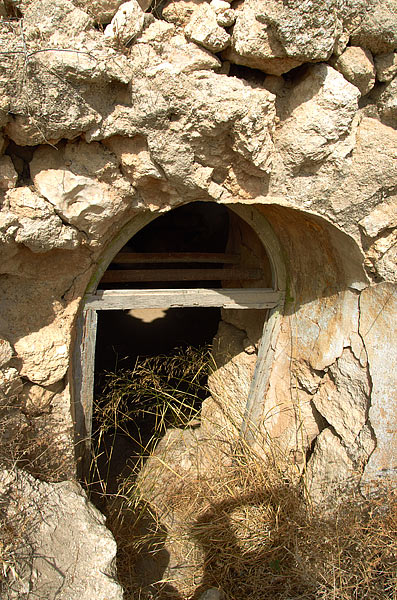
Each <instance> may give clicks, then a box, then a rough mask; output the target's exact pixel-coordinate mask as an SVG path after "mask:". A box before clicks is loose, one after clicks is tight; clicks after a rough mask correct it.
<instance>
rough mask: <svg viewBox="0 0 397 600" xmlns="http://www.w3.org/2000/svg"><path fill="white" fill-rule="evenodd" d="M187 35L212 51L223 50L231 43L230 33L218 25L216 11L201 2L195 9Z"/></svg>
mask: <svg viewBox="0 0 397 600" xmlns="http://www.w3.org/2000/svg"><path fill="white" fill-rule="evenodd" d="M185 35H186V37H187V39H188V40H191V41H193V42H196V43H197V44H200V45H201V46H204V48H207V50H211V52H221V50H224V49H225V48H226V47H227V46H228V45H229V43H230V35H229V34H228V33H227V32H226V31H225V29H223V28H222V27H220V26H219V25H218V22H217V18H216V13H215V12H214V11H213V10H212V8H211V7H210V6H209V5H208V4H200V5H199V6H198V7H197V8H196V9H195V10H194V12H193V14H192V16H191V18H190V20H189V23H188V24H187V25H186V27H185Z"/></svg>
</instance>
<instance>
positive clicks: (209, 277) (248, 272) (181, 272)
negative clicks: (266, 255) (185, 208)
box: [101, 268, 263, 283]
mask: <svg viewBox="0 0 397 600" xmlns="http://www.w3.org/2000/svg"><path fill="white" fill-rule="evenodd" d="M262 277H263V272H262V271H261V270H260V269H233V268H232V269H153V270H149V269H135V270H129V269H125V270H124V269H120V270H119V269H114V270H108V271H105V273H104V274H103V277H102V279H101V283H123V282H124V283H132V282H142V281H221V280H225V279H228V280H236V281H238V280H240V281H248V280H249V281H251V280H258V279H261V278H262Z"/></svg>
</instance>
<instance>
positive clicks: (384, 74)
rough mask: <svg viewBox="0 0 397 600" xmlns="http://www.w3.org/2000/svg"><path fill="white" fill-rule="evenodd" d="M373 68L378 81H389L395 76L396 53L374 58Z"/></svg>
mask: <svg viewBox="0 0 397 600" xmlns="http://www.w3.org/2000/svg"><path fill="white" fill-rule="evenodd" d="M375 68H376V76H377V78H378V79H379V81H391V80H392V79H393V77H394V76H395V75H397V52H389V53H388V54H378V56H375Z"/></svg>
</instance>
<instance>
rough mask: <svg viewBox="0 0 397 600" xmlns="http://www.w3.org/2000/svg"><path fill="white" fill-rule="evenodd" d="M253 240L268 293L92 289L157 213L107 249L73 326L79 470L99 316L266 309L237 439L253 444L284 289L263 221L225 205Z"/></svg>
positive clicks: (85, 451) (136, 222)
mask: <svg viewBox="0 0 397 600" xmlns="http://www.w3.org/2000/svg"><path fill="white" fill-rule="evenodd" d="M227 207H228V208H229V209H230V210H231V211H233V212H235V213H236V214H237V215H238V216H239V217H241V218H242V219H243V220H244V221H245V222H246V223H247V224H248V225H249V226H250V227H251V228H252V229H253V230H254V231H255V233H256V234H257V236H258V238H259V239H260V241H261V242H262V244H263V246H264V248H265V250H266V253H267V256H268V258H269V262H270V266H271V271H272V288H238V289H225V288H220V289H216V290H211V289H202V288H195V289H191V288H190V289H174V290H170V289H163V290H161V289H153V290H99V291H96V288H97V286H98V284H99V282H100V280H101V278H102V276H103V273H104V272H105V271H106V269H107V268H108V266H109V264H110V262H111V261H112V259H113V258H114V256H115V255H116V254H117V253H118V252H119V251H120V250H121V248H122V247H123V246H124V245H125V244H126V243H127V242H128V240H130V239H131V237H133V236H134V235H135V234H136V233H137V232H138V231H140V230H141V229H142V228H143V227H145V226H146V225H148V224H149V223H150V222H151V221H152V220H154V219H155V218H157V217H159V216H161V214H159V213H155V214H153V213H150V214H147V213H145V214H143V215H139V216H138V217H136V218H135V219H133V220H132V221H131V222H130V223H128V224H127V225H126V226H125V227H124V228H123V229H122V230H121V231H120V233H119V234H118V235H117V236H116V238H115V239H114V240H113V241H112V242H111V243H110V244H109V246H108V247H107V249H106V250H105V252H104V253H103V255H102V257H101V258H100V260H99V262H98V267H97V269H96V271H95V273H94V275H93V277H92V279H91V281H90V283H89V285H88V287H87V291H86V294H85V296H84V298H83V301H82V303H81V311H80V314H79V316H78V319H77V324H76V338H75V345H74V353H73V364H72V369H71V375H72V384H73V385H72V394H73V398H72V400H73V403H72V406H73V418H74V423H75V442H76V453H77V458H78V459H79V460H80V461H81V465H82V469H83V470H84V468H85V467H84V463H85V459H87V457H88V455H89V450H90V437H91V426H92V405H93V389H94V363H95V343H96V330H97V311H98V310H125V309H129V310H132V309H134V308H148V309H150V308H163V309H168V308H177V307H178V308H183V307H205V306H217V307H221V308H227V309H236V310H244V309H268V311H269V312H268V316H267V319H265V323H264V329H263V334H262V337H261V340H260V343H259V347H258V358H257V362H256V366H255V371H254V376H253V379H252V382H251V387H250V391H249V395H248V401H247V405H246V409H245V413H244V417H243V422H242V424H241V435H242V436H244V437H245V439H246V440H247V441H248V442H251V441H253V440H254V439H255V432H256V430H257V427H258V425H259V422H260V417H261V414H262V408H263V402H264V397H265V394H266V390H267V386H268V381H269V376H270V371H271V366H272V363H273V357H274V352H275V345H276V340H277V337H278V332H279V323H280V319H279V316H280V313H281V312H282V310H283V306H284V299H285V288H286V270H285V266H284V261H283V259H282V252H281V248H280V244H279V242H278V239H277V237H276V235H275V234H274V232H273V230H272V228H271V226H270V225H269V223H268V221H267V219H266V218H265V217H264V216H263V215H262V214H261V213H260V212H259V211H258V210H257V209H256V208H255V207H253V206H242V205H227Z"/></svg>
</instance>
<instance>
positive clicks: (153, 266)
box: [93, 202, 230, 495]
mask: <svg viewBox="0 0 397 600" xmlns="http://www.w3.org/2000/svg"><path fill="white" fill-rule="evenodd" d="M229 222H230V219H229V212H228V210H227V209H226V208H225V207H223V206H219V205H216V204H210V203H204V202H196V203H193V204H189V205H185V206H183V207H181V208H178V209H175V210H173V211H170V212H169V213H166V214H165V215H163V216H161V217H158V218H157V219H155V220H154V221H153V222H151V223H150V224H149V225H147V226H146V227H144V228H143V229H142V230H141V231H139V232H138V233H137V234H136V235H135V236H133V238H131V239H130V240H129V241H128V242H127V244H126V245H125V246H124V248H122V249H121V251H120V253H119V255H123V254H125V255H128V256H130V255H131V254H132V255H135V254H136V255H138V256H141V257H142V260H143V262H142V264H140V263H134V268H135V269H136V268H138V269H140V268H141V267H144V269H145V272H146V273H149V275H148V277H150V273H152V272H153V273H157V276H158V274H159V273H160V279H161V272H163V270H164V269H167V271H169V269H170V267H171V268H172V269H173V270H175V272H176V273H179V272H181V270H182V271H183V273H185V272H186V260H191V257H192V256H198V259H196V260H195V261H194V262H189V265H188V266H189V271H190V273H193V274H194V273H196V272H197V279H192V275H191V274H190V277H191V279H190V280H189V281H186V280H182V281H178V279H177V277H178V274H176V275H175V276H174V277H173V280H171V281H168V280H167V281H166V283H164V282H163V281H157V280H156V278H154V280H153V281H150V280H146V281H143V282H142V281H122V279H123V277H122V275H123V273H121V277H120V276H119V275H118V273H120V270H123V269H124V270H125V271H126V270H127V269H130V268H131V267H130V265H128V264H127V265H123V264H121V269H120V263H115V262H112V263H111V264H110V266H109V269H108V271H107V272H106V273H105V276H104V278H103V280H102V281H101V283H100V284H99V286H98V289H134V288H135V289H136V288H143V289H152V288H164V287H167V288H174V289H175V288H181V287H184V288H186V287H189V288H200V287H211V288H220V287H221V286H222V283H221V281H220V280H219V279H210V280H209V279H208V277H212V275H211V273H212V270H210V274H209V275H208V274H207V273H206V277H207V278H206V279H200V276H202V273H203V272H204V271H203V270H205V269H206V267H208V263H207V262H205V261H206V260H208V259H207V258H206V257H208V255H210V254H211V255H213V256H217V253H218V254H220V255H221V253H224V252H225V251H226V247H227V244H228V240H229ZM167 253H169V255H171V254H172V255H174V254H176V255H178V256H182V258H183V261H184V262H178V261H177V262H172V263H169V262H165V263H163V262H159V263H152V262H149V263H148V262H147V261H146V257H145V256H144V255H147V256H149V255H150V256H152V255H156V256H157V257H159V256H160V257H163V256H165V255H167ZM200 253H201V254H200ZM119 255H118V256H119ZM186 256H188V258H187V259H186ZM201 256H202V257H203V262H200V260H201V258H200V257H201ZM119 260H120V259H119ZM177 260H179V259H177ZM214 260H217V258H215V259H214ZM223 266H224V265H223V263H222V262H221V258H220V262H219V263H216V262H215V263H214V262H211V264H210V268H211V269H214V273H215V274H214V277H218V273H219V271H218V269H219V268H222V267H223ZM109 273H111V274H112V273H113V280H112V281H107V279H106V278H107V277H109ZM193 276H194V275H193ZM117 279H120V280H119V281H118V280H117ZM220 320H221V309H220V308H218V307H214V308H208V307H206V308H204V307H197V308H173V309H164V310H162V309H132V310H123V311H114V310H109V311H107V310H103V311H99V313H98V325H97V337H96V351H95V374H94V382H95V386H94V398H95V400H94V413H93V446H94V448H95V446H96V448H95V454H96V456H97V458H96V460H95V469H96V476H95V477H94V480H95V479H98V481H101V482H102V484H101V486H102V488H101V490H100V492H101V495H103V494H102V492H103V485H104V483H105V485H106V493H109V494H114V493H116V491H117V488H118V482H119V480H121V479H122V478H123V477H124V476H125V474H126V473H127V472H128V473H130V472H132V471H133V470H135V471H136V470H137V466H138V465H142V464H143V461H144V458H145V453H146V454H147V455H149V454H150V453H151V452H152V451H153V449H154V446H155V444H156V443H157V441H158V440H159V439H160V438H161V434H164V433H165V428H166V426H167V425H168V426H172V425H173V422H172V418H173V415H174V412H175V410H176V409H175V407H172V406H171V414H170V417H169V418H168V413H167V417H166V418H165V419H164V424H163V427H160V428H159V426H158V420H159V416H158V408H157V407H156V408H153V407H152V408H149V409H148V410H144V409H143V410H142V411H140V410H139V409H138V410H135V408H136V406H135V403H136V398H137V397H138V396H137V395H138V394H139V393H141V392H140V391H139V392H138V391H137V387H136V386H137V385H138V384H139V382H138V381H137V378H139V377H144V378H145V377H148V369H149V370H151V371H153V374H152V375H153V377H154V378H157V379H158V385H159V386H161V387H162V388H163V391H164V390H166V391H165V393H166V394H167V393H168V394H169V396H172V395H173V390H172V386H174V388H175V396H176V398H175V402H174V404H175V405H177V404H179V405H181V398H182V394H183V393H185V394H186V396H185V397H186V403H187V404H189V406H190V409H189V408H188V407H185V408H184V409H183V410H182V413H183V412H184V411H185V415H183V414H181V413H180V412H179V413H178V419H176V420H175V423H174V425H175V426H181V425H182V426H183V424H184V423H183V418H185V423H186V424H187V423H189V421H191V418H192V416H193V415H196V416H197V415H198V414H199V410H200V406H201V402H202V401H203V400H204V399H205V398H206V397H207V396H208V391H207V377H208V373H207V371H206V368H202V370H201V371H200V374H199V375H196V371H195V369H194V366H193V367H191V366H189V365H188V361H189V360H192V361H196V362H200V361H202V360H204V357H206V358H205V360H208V361H210V360H211V359H210V351H211V345H212V341H213V338H214V337H215V335H216V333H217V330H218V326H219V322H220ZM156 357H159V361H160V362H159V361H157V358H156ZM163 365H164V369H163V368H162V367H163ZM167 365H174V366H175V365H177V366H176V367H175V368H176V374H175V376H173V374H172V373H169V372H166V371H167V369H170V368H171V367H170V366H167ZM207 366H208V365H207ZM172 368H174V367H172ZM197 368H198V367H197ZM183 369H186V371H185V373H184V374H183V375H182V376H180V374H181V372H182V370H183ZM186 373H189V375H186ZM152 375H150V376H149V379H150V382H149V384H148V385H149V389H148V394H149V395H150V389H151V388H150V386H152V387H153V388H156V385H157V383H156V382H157V379H156V382H155V381H154V380H153V377H152ZM167 377H168V380H167V381H165V379H164V378H167ZM128 378H131V379H134V385H132V386H131V397H130V398H129V399H126V398H125V402H124V404H123V407H122V408H121V407H120V408H119V409H118V415H114V416H115V418H114V424H113V425H110V426H109V427H107V428H106V431H105V432H104V431H103V406H104V402H105V403H106V402H107V401H108V402H114V401H116V402H117V400H116V399H115V398H114V397H113V396H114V395H112V389H113V390H115V389H116V388H117V386H121V385H122V382H124V383H125V384H126V385H127V387H128V383H127V379H128ZM189 378H190V379H193V380H194V383H193V384H192V381H191V380H190V379H189ZM145 382H146V379H145ZM112 386H113V387H112ZM140 389H141V388H140ZM119 392H121V393H122V390H120V389H119ZM152 392H153V394H156V393H157V392H156V390H155V389H152ZM148 394H146V391H145V392H144V393H143V398H144V400H143V402H147V403H148V405H150V398H147V395H148ZM170 402H171V403H172V402H173V400H172V399H170ZM182 404H183V401H182ZM110 410H111V409H110ZM130 410H131V414H133V415H134V417H133V418H126V419H124V420H123V418H121V421H122V422H121V423H120V421H119V419H120V417H121V415H125V414H126V412H128V411H130ZM193 420H194V419H193ZM127 421H128V422H127Z"/></svg>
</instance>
